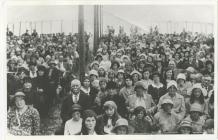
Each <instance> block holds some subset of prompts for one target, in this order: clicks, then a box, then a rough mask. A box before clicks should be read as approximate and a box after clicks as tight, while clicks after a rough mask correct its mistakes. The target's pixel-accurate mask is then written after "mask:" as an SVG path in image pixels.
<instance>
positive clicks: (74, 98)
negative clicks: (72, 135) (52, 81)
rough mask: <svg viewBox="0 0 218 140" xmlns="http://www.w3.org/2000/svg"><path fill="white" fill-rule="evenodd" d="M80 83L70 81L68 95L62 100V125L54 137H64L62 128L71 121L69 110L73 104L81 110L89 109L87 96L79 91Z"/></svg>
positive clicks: (89, 104)
mask: <svg viewBox="0 0 218 140" xmlns="http://www.w3.org/2000/svg"><path fill="white" fill-rule="evenodd" d="M80 87H81V83H80V81H79V80H78V79H74V80H73V81H71V90H70V94H69V95H68V96H67V97H66V98H65V99H64V100H63V103H62V107H61V119H62V125H61V127H60V128H58V129H57V130H56V132H55V135H64V126H65V123H66V121H67V120H69V119H71V118H72V116H71V110H72V106H73V104H79V105H80V106H81V107H82V110H86V109H89V108H90V106H91V101H90V97H89V95H87V94H85V93H83V92H82V91H81V90H80Z"/></svg>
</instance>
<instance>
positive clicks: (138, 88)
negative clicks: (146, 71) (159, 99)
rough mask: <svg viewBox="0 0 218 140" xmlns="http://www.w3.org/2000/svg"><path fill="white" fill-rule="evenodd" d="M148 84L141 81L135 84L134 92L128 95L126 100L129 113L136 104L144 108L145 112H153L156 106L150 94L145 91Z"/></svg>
mask: <svg viewBox="0 0 218 140" xmlns="http://www.w3.org/2000/svg"><path fill="white" fill-rule="evenodd" d="M147 90H148V86H147V85H146V84H145V83H143V82H142V81H138V82H136V84H135V94H133V95H130V96H129V98H128V100H127V106H128V110H129V112H130V113H133V111H134V109H135V108H136V107H138V106H142V107H144V108H145V109H146V112H147V113H150V114H154V113H155V111H156V109H157V107H156V105H155V103H154V101H153V99H152V96H151V95H150V94H148V93H147Z"/></svg>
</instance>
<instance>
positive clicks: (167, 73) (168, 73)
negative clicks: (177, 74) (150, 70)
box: [162, 67, 175, 87]
mask: <svg viewBox="0 0 218 140" xmlns="http://www.w3.org/2000/svg"><path fill="white" fill-rule="evenodd" d="M171 80H175V79H174V71H173V70H172V69H171V68H169V67H168V68H166V69H165V70H164V72H163V77H162V83H163V84H164V86H165V87H166V86H167V84H168V82H169V81H171Z"/></svg>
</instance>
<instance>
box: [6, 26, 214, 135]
mask: <svg viewBox="0 0 218 140" xmlns="http://www.w3.org/2000/svg"><path fill="white" fill-rule="evenodd" d="M90 37H91V36H90V35H89V34H87V33H85V40H86V43H85V53H86V55H85V56H86V58H85V60H86V66H87V67H86V70H85V71H86V74H85V76H84V77H83V78H82V79H81V78H79V69H78V66H79V62H80V55H79V48H78V43H79V42H78V40H79V39H78V34H69V35H65V34H64V33H57V34H40V35H39V34H38V33H37V31H35V30H34V31H33V32H32V33H29V32H28V30H27V31H26V33H24V34H23V35H21V36H16V35H14V34H13V32H11V31H10V30H9V29H8V30H7V59H8V63H7V68H8V73H7V78H8V80H7V87H8V88H7V95H8V96H7V97H8V122H7V123H8V130H9V132H10V133H11V134H13V135H39V134H40V120H42V119H43V118H46V117H47V116H48V112H49V110H50V109H51V108H52V107H53V106H54V105H55V104H60V105H61V114H60V117H61V119H62V124H61V126H60V128H58V129H57V131H56V132H55V134H57V135H88V134H90V135H91V134H97V135H103V134H157V133H162V134H166V133H170V134H173V133H180V134H185V133H187V134H194V133H213V129H214V123H213V119H214V38H213V35H212V34H211V35H206V34H202V33H191V32H187V31H185V30H184V31H183V32H181V33H179V34H178V33H173V34H166V33H164V34H163V33H159V31H158V27H155V28H151V29H150V32H149V33H144V34H142V33H140V32H139V31H138V29H137V28H131V33H130V35H127V34H126V33H125V31H124V29H123V27H120V30H119V31H118V34H115V30H114V29H113V27H111V26H108V32H107V33H106V34H104V35H103V36H102V37H101V38H100V39H99V40H98V41H99V46H97V48H98V49H97V52H93V50H91V49H90V47H89V46H90V44H89V39H90ZM94 47H96V46H94Z"/></svg>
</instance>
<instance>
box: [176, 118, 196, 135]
mask: <svg viewBox="0 0 218 140" xmlns="http://www.w3.org/2000/svg"><path fill="white" fill-rule="evenodd" d="M177 129H178V130H177V131H178V133H179V134H192V126H191V122H189V121H185V120H184V121H182V122H181V123H180V125H179V127H178V128H177Z"/></svg>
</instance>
